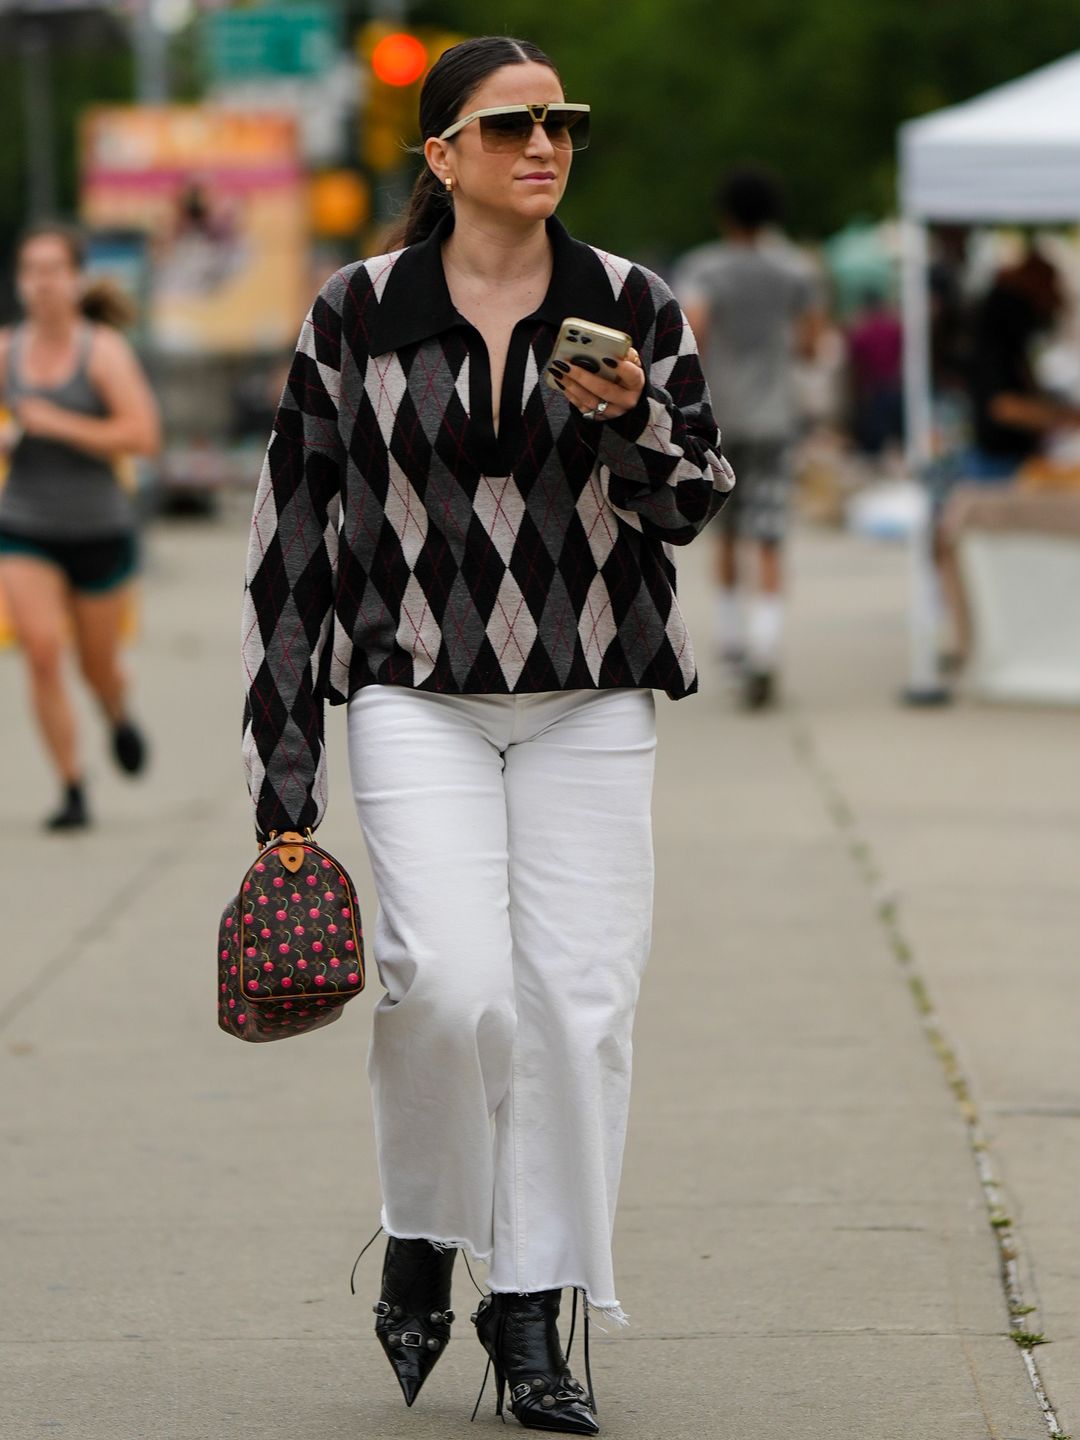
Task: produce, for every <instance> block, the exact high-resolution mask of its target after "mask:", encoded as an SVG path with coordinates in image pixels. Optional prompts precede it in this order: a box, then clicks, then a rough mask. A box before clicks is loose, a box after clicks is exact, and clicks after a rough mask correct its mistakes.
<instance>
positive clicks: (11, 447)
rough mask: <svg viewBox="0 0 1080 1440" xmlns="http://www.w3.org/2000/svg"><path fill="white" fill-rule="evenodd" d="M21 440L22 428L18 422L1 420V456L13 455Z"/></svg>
mask: <svg viewBox="0 0 1080 1440" xmlns="http://www.w3.org/2000/svg"><path fill="white" fill-rule="evenodd" d="M21 439H22V426H21V425H19V424H18V422H17V421H16V420H14V419H11V420H0V455H5V456H6V455H11V454H13V453H14V451H15V448H16V447H17V445H18V443H19V441H20V440H21Z"/></svg>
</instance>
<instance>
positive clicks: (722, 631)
mask: <svg viewBox="0 0 1080 1440" xmlns="http://www.w3.org/2000/svg"><path fill="white" fill-rule="evenodd" d="M745 628H746V627H745V624H744V618H743V602H742V593H741V591H739V590H738V589H736V588H735V587H734V586H732V587H731V588H730V589H729V588H728V587H727V586H726V585H719V586H717V589H716V648H717V650H719V651H720V652H721V653H722V654H725V653H726V652H727V651H729V650H741V649H742V648H743V645H744V644H745V643H746V635H745Z"/></svg>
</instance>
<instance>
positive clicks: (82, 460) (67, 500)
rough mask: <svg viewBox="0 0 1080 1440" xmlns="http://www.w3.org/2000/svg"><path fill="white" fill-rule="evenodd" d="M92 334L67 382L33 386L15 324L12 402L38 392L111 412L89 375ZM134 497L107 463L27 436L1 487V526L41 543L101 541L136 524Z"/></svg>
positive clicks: (83, 338)
mask: <svg viewBox="0 0 1080 1440" xmlns="http://www.w3.org/2000/svg"><path fill="white" fill-rule="evenodd" d="M93 335H94V332H93V330H92V329H91V327H90V326H89V325H86V326H84V327H83V331H82V333H81V335H80V336H79V343H78V350H77V356H76V362H75V370H74V373H73V374H72V375H71V377H70V378H69V379H68V380H65V381H64V383H63V384H62V385H52V386H42V385H28V384H27V383H26V380H25V379H24V377H23V373H22V360H23V349H24V345H25V334H24V332H23V330H22V329H21V328H20V329H17V330H15V331H14V332H13V334H12V337H11V343H10V344H9V346H8V357H7V403H8V404H9V405H10V406H14V404H15V402H16V401H18V400H20V399H22V398H23V397H25V396H30V395H39V396H41V397H42V398H43V399H46V400H51V401H52V402H53V404H54V405H60V406H62V407H63V409H65V410H72V411H74V412H75V413H76V414H78V415H91V416H94V417H95V418H96V419H104V418H105V416H106V415H107V414H108V411H107V410H106V408H105V405H104V403H103V401H102V399H101V396H100V395H99V394H98V393H97V391H96V390H95V389H94V387H93V385H92V383H91V381H90V375H89V373H88V369H87V366H88V362H89V359H90V346H91V344H92V343H93ZM134 525H135V513H134V508H133V506H132V503H131V500H130V498H129V496H128V495H127V493H126V492H125V491H124V490H123V489H122V488H121V486H120V483H119V481H118V479H117V474H116V468H115V466H114V465H113V464H112V462H111V461H109V460H104V459H101V458H100V457H99V456H96V455H90V454H88V453H87V452H86V451H85V450H78V449H76V448H75V447H74V446H73V445H64V444H62V443H61V442H60V441H57V440H45V439H42V438H40V437H38V436H33V435H24V436H23V438H22V439H21V440H20V441H19V443H18V445H17V446H16V448H15V450H14V452H13V454H12V456H11V466H10V469H9V471H8V477H7V483H6V484H5V485H4V486H3V488H2V489H0V528H3V529H5V530H10V531H11V532H12V533H14V534H18V535H25V536H26V537H27V538H28V539H37V540H98V539H103V538H104V537H106V536H110V535H122V534H125V533H126V532H127V531H130V530H132V529H133V528H134Z"/></svg>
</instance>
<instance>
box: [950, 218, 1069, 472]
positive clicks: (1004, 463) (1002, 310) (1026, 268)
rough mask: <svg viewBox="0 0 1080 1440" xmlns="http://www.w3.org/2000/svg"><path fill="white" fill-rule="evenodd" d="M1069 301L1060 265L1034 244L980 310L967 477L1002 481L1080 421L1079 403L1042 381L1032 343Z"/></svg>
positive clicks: (993, 288) (1003, 272)
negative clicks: (1054, 436) (1062, 397)
mask: <svg viewBox="0 0 1080 1440" xmlns="http://www.w3.org/2000/svg"><path fill="white" fill-rule="evenodd" d="M1064 306H1065V292H1064V288H1063V285H1062V280H1061V276H1060V275H1059V274H1058V271H1057V269H1056V267H1055V266H1054V265H1053V264H1052V263H1051V262H1050V261H1049V260H1047V259H1046V257H1045V256H1044V255H1043V254H1041V253H1040V251H1039V250H1038V249H1037V247H1035V246H1029V248H1028V249H1027V251H1026V252H1025V254H1024V256H1023V257H1022V258H1021V259H1020V260H1019V261H1018V262H1017V263H1016V264H1015V265H1010V266H1006V267H1005V268H1004V269H1002V270H1000V271H999V272H998V274H997V276H996V277H995V279H994V283H993V285H992V286H991V287H990V289H989V290H988V291H987V293H986V295H985V296H984V297H983V299H982V301H981V302H980V303H979V305H978V306H977V307H976V310H975V333H974V343H973V345H972V353H971V366H970V376H971V403H972V416H973V426H974V432H975V434H974V439H975V443H974V446H973V448H972V450H971V451H970V452H969V453H968V455H967V456H966V457H965V463H964V473H963V476H962V478H963V479H964V480H967V481H975V482H976V483H980V484H1000V483H1002V482H1005V481H1009V480H1012V479H1013V478H1015V475H1016V472H1017V471H1018V470H1019V469H1020V467H1021V465H1023V464H1024V462H1025V461H1027V460H1030V459H1031V458H1032V457H1033V456H1035V455H1037V454H1038V453H1039V451H1040V450H1041V448H1042V446H1043V443H1044V441H1045V440H1046V439H1047V437H1048V436H1049V435H1050V434H1051V433H1052V432H1053V431H1054V430H1055V429H1058V428H1061V427H1072V426H1075V425H1077V424H1080V409H1078V408H1077V406H1076V405H1075V404H1073V403H1071V402H1069V401H1064V400H1060V399H1058V398H1057V397H1056V396H1053V395H1050V394H1048V393H1047V392H1046V390H1045V389H1044V387H1043V386H1042V385H1040V383H1039V381H1038V379H1037V377H1036V373H1035V366H1034V364H1033V353H1032V352H1033V349H1034V345H1035V342H1036V341H1037V340H1038V339H1039V338H1040V337H1041V336H1043V335H1045V334H1046V333H1047V332H1048V331H1050V330H1052V329H1053V327H1054V325H1055V324H1056V323H1057V321H1058V319H1059V318H1060V316H1061V314H1062V311H1063V310H1064Z"/></svg>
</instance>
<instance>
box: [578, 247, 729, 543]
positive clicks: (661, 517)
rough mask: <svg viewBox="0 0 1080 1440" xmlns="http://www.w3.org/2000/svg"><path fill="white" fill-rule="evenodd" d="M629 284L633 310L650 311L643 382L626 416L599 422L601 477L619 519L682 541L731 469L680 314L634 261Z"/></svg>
mask: <svg viewBox="0 0 1080 1440" xmlns="http://www.w3.org/2000/svg"><path fill="white" fill-rule="evenodd" d="M635 284H636V285H637V286H638V288H639V289H640V290H641V292H642V293H641V294H640V295H634V294H632V293H631V294H630V296H629V298H630V300H631V303H632V304H633V306H634V309H635V313H636V314H638V315H641V314H642V313H645V314H651V316H652V320H651V323H650V324H649V326H648V329H647V333H646V334H644V335H642V336H641V339H640V341H639V352H640V354H641V359H642V363H643V365H644V367H645V377H646V378H645V389H644V391H643V392H642V395H641V399H640V400H639V401H638V403H637V405H636V406H635V407H634V409H633V410H631V411H629V412H628V413H627V414H626V415H620V416H619V417H618V419H616V420H609V421H600V422H598V423H599V425H600V441H599V446H598V449H597V459H598V461H599V464H600V467H601V469H600V475H601V482H602V483H603V484H604V485H605V487H606V491H607V496H608V500H609V502H610V504H611V506H612V508H613V509H614V510H615V511H616V512H618V514H619V515H620V516H621V518H622V519H624V520H626V521H628V522H629V523H630V524H632V525H634V526H636V527H637V528H638V529H640V530H641V531H642V532H643V533H644V534H646V535H650V536H652V537H653V538H655V539H658V540H662V541H665V542H667V543H668V544H670V545H687V544H689V542H690V541H691V540H693V539H694V537H695V535H698V534H700V532H701V531H702V530H703V529H704V528H705V526H706V524H707V523H708V522H709V520H711V519H712V517H713V516H714V515H715V514H716V512H717V511H718V510H719V509H720V507H721V506H722V505H723V503H724V501H725V500H726V499H727V497H728V493H729V492H730V490H731V489H732V487H733V486H734V484H735V475H734V473H733V471H732V469H731V466H730V465H729V464H728V462H727V460H726V459H725V458H724V455H723V453H722V451H721V448H720V432H719V430H718V429H717V426H716V421H715V419H714V418H713V413H712V407H711V404H710V401H709V392H708V389H707V387H706V385H705V377H704V375H703V374H702V370H701V362H700V360H699V358H698V352H697V345H696V343H695V341H694V334H693V331H692V330H691V329H690V325H689V322H688V321H687V319H686V316H685V315H684V314H683V312H682V310H681V309H680V308H679V303H678V301H677V300H676V299H675V297H674V295H673V294H672V293H671V291H670V290H669V289H668V287H667V286H666V285H665V284H664V282H663V281H662V280H661V279H660V278H659V276H657V275H653V274H652V273H651V272H649V271H646V270H642V269H640V268H639V267H635V270H634V273H632V274H631V276H629V277H628V279H627V288H628V290H629V289H630V288H631V287H632V286H633V285H635ZM592 423H596V422H592Z"/></svg>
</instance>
